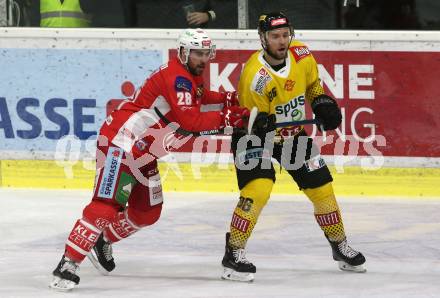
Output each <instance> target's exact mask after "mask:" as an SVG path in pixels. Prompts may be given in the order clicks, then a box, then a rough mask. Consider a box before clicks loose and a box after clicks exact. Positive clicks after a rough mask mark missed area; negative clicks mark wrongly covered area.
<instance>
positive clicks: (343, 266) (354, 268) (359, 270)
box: [338, 261, 367, 273]
mask: <svg viewBox="0 0 440 298" xmlns="http://www.w3.org/2000/svg"><path fill="white" fill-rule="evenodd" d="M338 265H339V269H341V270H342V271H351V272H356V273H365V272H367V269H366V268H365V267H364V265H358V266H352V265H350V264H347V263H345V262H344V261H338Z"/></svg>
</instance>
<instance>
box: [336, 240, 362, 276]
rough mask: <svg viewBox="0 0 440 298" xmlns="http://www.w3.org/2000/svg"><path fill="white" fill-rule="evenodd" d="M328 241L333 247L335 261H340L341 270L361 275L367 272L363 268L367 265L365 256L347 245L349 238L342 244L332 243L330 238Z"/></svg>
mask: <svg viewBox="0 0 440 298" xmlns="http://www.w3.org/2000/svg"><path fill="white" fill-rule="evenodd" d="M327 240H328V242H330V246H331V247H332V251H333V259H334V260H335V261H338V264H339V269H341V270H344V271H354V272H359V273H364V272H366V271H367V269H365V268H364V266H363V264H364V263H365V257H364V255H363V254H362V253H360V252H359V251H356V250H354V249H353V248H351V247H350V246H349V245H348V243H347V238H345V239H344V240H343V241H341V242H334V241H330V240H329V239H328V238H327Z"/></svg>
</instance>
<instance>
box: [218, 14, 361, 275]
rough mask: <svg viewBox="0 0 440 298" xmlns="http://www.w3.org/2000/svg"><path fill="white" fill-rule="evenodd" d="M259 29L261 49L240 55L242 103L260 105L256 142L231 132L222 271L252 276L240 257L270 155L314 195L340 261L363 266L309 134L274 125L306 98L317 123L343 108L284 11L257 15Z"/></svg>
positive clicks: (300, 108) (270, 176)
mask: <svg viewBox="0 0 440 298" xmlns="http://www.w3.org/2000/svg"><path fill="white" fill-rule="evenodd" d="M258 33H259V37H260V41H261V45H262V47H263V49H262V50H260V51H257V52H256V53H254V54H253V55H252V56H251V57H250V58H249V60H248V61H247V62H246V65H245V67H244V69H243V72H242V74H241V77H240V82H239V87H238V93H239V101H240V106H243V107H246V108H248V109H252V108H253V107H257V108H258V111H259V114H258V116H257V118H256V120H255V123H254V126H253V129H252V131H253V133H254V134H255V135H256V136H258V137H259V140H261V142H258V141H257V142H252V141H249V136H246V135H245V134H244V133H235V134H234V135H233V137H232V146H231V147H232V151H233V153H234V160H235V168H236V173H237V180H238V186H239V189H240V198H239V202H238V204H237V206H236V208H235V210H234V212H233V215H232V220H231V225H230V232H228V233H226V247H225V255H224V257H223V260H222V265H223V267H224V273H223V275H222V278H223V279H228V280H237V281H252V280H253V279H254V274H255V272H256V267H255V266H254V265H253V264H252V263H251V262H249V261H248V260H247V259H246V257H245V247H246V243H247V240H248V239H249V238H250V236H251V233H252V230H253V228H254V227H255V225H256V223H257V220H258V217H259V215H260V212H261V210H262V209H263V207H264V206H265V205H266V203H267V201H268V200H269V196H270V194H271V191H272V186H273V184H274V183H275V169H274V167H273V164H272V162H271V158H275V159H276V160H277V161H278V162H279V163H280V164H281V166H282V167H283V168H285V169H286V170H287V172H288V173H289V174H290V175H291V176H292V178H293V180H294V181H295V182H296V184H297V185H298V187H299V188H300V189H301V190H302V191H303V192H304V193H305V195H306V196H307V197H308V198H309V200H310V201H311V202H312V204H313V207H314V215H315V218H316V222H317V223H318V224H319V226H320V228H321V229H322V231H323V232H324V235H325V237H326V238H327V240H328V242H329V243H330V246H331V249H332V254H333V259H334V260H335V261H338V264H339V268H340V269H341V270H346V271H354V272H365V271H366V270H365V268H364V266H363V264H364V263H365V257H364V256H363V255H362V253H360V252H358V251H356V250H354V249H352V248H351V247H350V246H349V245H348V244H347V239H346V236H345V231H344V226H343V221H342V216H341V212H340V210H339V207H338V204H337V202H336V198H335V195H334V193H333V188H332V181H333V178H332V176H331V174H330V172H329V170H328V168H327V166H326V164H325V162H324V160H323V159H322V158H321V156H320V155H319V151H318V149H317V148H316V146H315V145H313V142H312V139H311V138H309V137H308V136H307V134H306V132H305V131H304V127H303V126H287V127H282V128H276V126H275V125H276V123H282V122H292V121H298V120H304V119H305V105H306V104H310V105H311V107H312V110H313V113H314V114H315V118H316V119H317V120H318V121H319V122H320V123H321V125H320V129H323V130H333V129H336V128H337V127H338V126H339V125H340V124H341V120H342V115H341V111H340V109H339V107H338V105H337V103H336V101H335V100H334V99H333V98H331V97H330V96H328V95H326V94H325V92H324V89H323V87H322V86H321V84H320V80H319V75H318V67H317V63H316V61H315V59H314V58H313V56H312V54H311V52H310V51H309V49H308V48H307V46H306V45H304V44H303V43H301V42H299V41H296V40H294V38H293V37H294V33H293V28H292V26H291V24H290V22H289V20H288V18H287V17H286V16H285V15H284V14H283V13H281V12H275V13H269V14H264V15H262V16H260V18H259V22H258ZM246 138H247V139H246ZM243 140H244V141H243ZM289 149H290V150H289ZM249 165H253V166H249ZM255 165H256V166H255Z"/></svg>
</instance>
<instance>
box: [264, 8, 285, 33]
mask: <svg viewBox="0 0 440 298" xmlns="http://www.w3.org/2000/svg"><path fill="white" fill-rule="evenodd" d="M284 27H288V28H290V34H291V35H293V27H292V24H291V23H290V21H289V19H288V18H287V16H286V15H285V14H284V13H282V12H280V11H279V12H271V13H266V14H262V15H261V16H260V18H259V19H258V33H259V34H262V33H266V32H267V31H271V30H275V29H278V28H284Z"/></svg>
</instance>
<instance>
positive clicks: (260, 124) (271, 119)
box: [252, 112, 276, 136]
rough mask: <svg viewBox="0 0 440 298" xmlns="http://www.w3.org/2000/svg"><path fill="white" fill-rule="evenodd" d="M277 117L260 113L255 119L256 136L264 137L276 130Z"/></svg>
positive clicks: (254, 129)
mask: <svg viewBox="0 0 440 298" xmlns="http://www.w3.org/2000/svg"><path fill="white" fill-rule="evenodd" d="M275 122H276V120H275V115H273V114H272V115H269V114H267V113H266V112H260V113H258V115H257V117H256V118H255V121H254V125H253V126H252V132H253V133H254V134H256V135H262V136H264V135H265V134H266V133H268V132H269V131H273V130H275V129H276V128H275Z"/></svg>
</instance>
